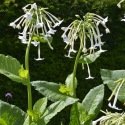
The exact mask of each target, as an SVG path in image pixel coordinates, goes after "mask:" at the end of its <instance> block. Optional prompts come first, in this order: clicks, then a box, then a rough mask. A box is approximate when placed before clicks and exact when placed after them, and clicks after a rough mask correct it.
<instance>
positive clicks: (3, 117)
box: [0, 100, 25, 125]
mask: <svg viewBox="0 0 125 125" xmlns="http://www.w3.org/2000/svg"><path fill="white" fill-rule="evenodd" d="M24 120H25V112H23V111H22V110H21V109H19V108H18V107H16V106H14V105H10V104H8V103H6V102H3V101H1V100H0V125H23V122H24Z"/></svg>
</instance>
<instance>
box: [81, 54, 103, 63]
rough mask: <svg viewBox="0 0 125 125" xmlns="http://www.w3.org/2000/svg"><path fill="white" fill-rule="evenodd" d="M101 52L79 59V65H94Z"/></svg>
mask: <svg viewBox="0 0 125 125" xmlns="http://www.w3.org/2000/svg"><path fill="white" fill-rule="evenodd" d="M100 54H101V53H100V52H95V53H94V54H89V55H87V56H84V55H82V56H81V57H80V58H79V63H83V64H86V63H88V64H90V63H93V62H94V61H95V60H96V59H97V58H98V57H99V56H100Z"/></svg>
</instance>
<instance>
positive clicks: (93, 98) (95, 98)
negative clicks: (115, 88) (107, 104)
mask: <svg viewBox="0 0 125 125" xmlns="http://www.w3.org/2000/svg"><path fill="white" fill-rule="evenodd" d="M103 97H104V85H99V86H97V87H94V88H93V89H91V90H90V91H89V92H88V94H87V95H86V96H85V98H84V99H83V101H82V105H83V107H84V109H85V110H86V112H87V113H88V115H93V117H96V116H97V114H98V113H99V111H100V108H101V106H102V102H103Z"/></svg>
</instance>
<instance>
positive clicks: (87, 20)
mask: <svg viewBox="0 0 125 125" xmlns="http://www.w3.org/2000/svg"><path fill="white" fill-rule="evenodd" d="M76 17H77V18H78V19H76V20H74V21H73V22H72V23H71V24H70V25H69V26H67V27H62V30H63V31H64V33H63V34H62V38H63V41H64V42H65V43H66V47H65V48H68V55H66V57H69V58H72V56H71V54H72V53H76V52H77V50H75V48H76V47H75V44H76V42H78V40H80V44H79V47H78V48H79V51H78V53H77V56H76V61H75V66H76V65H77V64H76V63H78V60H79V58H80V56H81V55H82V56H83V57H84V62H85V63H84V64H86V65H87V68H88V75H89V76H88V78H86V79H93V77H92V76H91V73H90V68H89V65H88V64H89V61H88V60H87V58H86V57H87V56H88V55H94V54H95V53H96V52H98V53H99V54H100V53H102V52H105V51H106V50H103V49H102V45H103V44H104V42H102V40H101V37H102V36H103V34H102V33H100V30H99V25H102V26H103V27H104V28H105V32H106V33H110V31H109V29H108V28H107V26H106V22H107V21H108V17H106V18H102V17H101V16H99V15H97V14H94V13H87V14H86V15H85V16H83V18H80V16H79V15H76ZM84 64H83V65H84ZM76 67H77V66H76ZM74 71H75V70H74Z"/></svg>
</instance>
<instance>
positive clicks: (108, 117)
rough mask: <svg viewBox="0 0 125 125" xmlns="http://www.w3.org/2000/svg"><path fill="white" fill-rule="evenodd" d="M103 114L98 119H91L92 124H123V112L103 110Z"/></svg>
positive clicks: (124, 118)
mask: <svg viewBox="0 0 125 125" xmlns="http://www.w3.org/2000/svg"><path fill="white" fill-rule="evenodd" d="M103 113H104V114H105V115H104V116H102V117H100V118H99V119H97V120H95V121H92V125H123V124H124V122H125V121H124V120H125V113H117V112H116V113H111V112H108V111H106V112H104V111H103Z"/></svg>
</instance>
